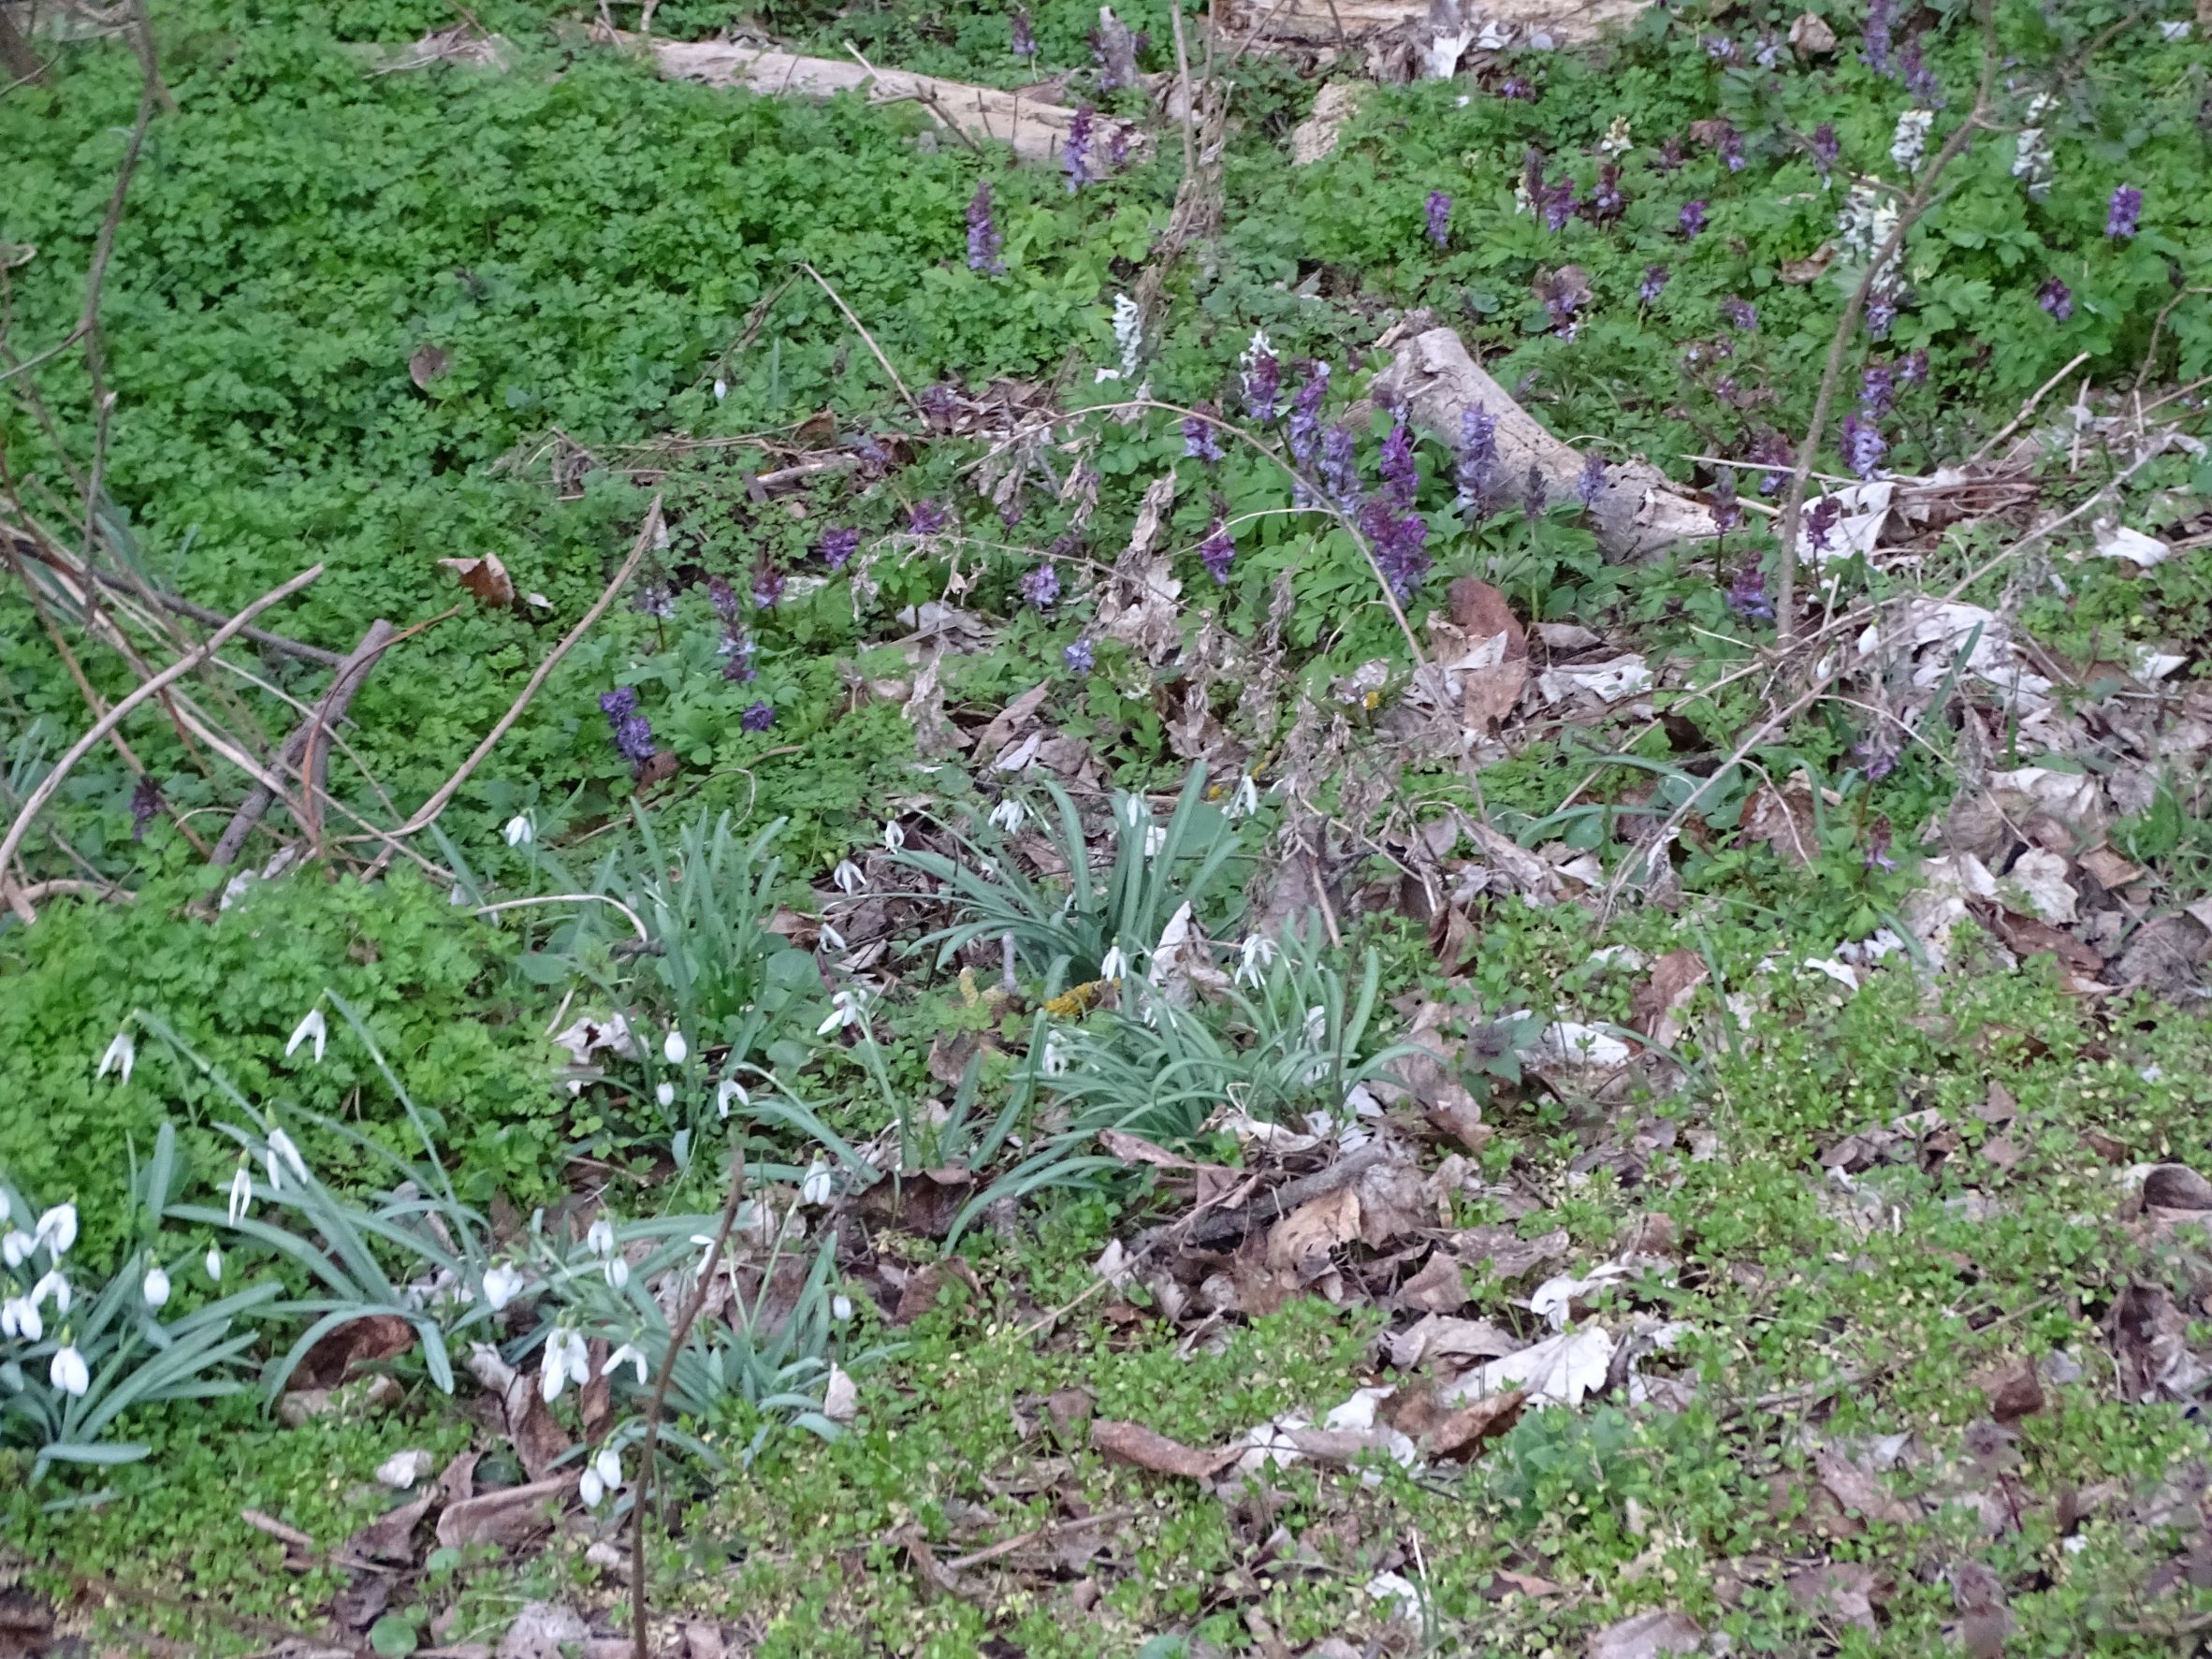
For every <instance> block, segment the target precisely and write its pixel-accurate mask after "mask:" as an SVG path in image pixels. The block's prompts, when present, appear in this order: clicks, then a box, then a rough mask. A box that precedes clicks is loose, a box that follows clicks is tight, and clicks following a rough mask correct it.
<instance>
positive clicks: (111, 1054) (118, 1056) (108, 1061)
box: [94, 1031, 138, 1083]
mask: <svg viewBox="0 0 2212 1659" xmlns="http://www.w3.org/2000/svg"><path fill="white" fill-rule="evenodd" d="M137 1062H138V1044H137V1043H136V1042H134V1041H131V1034H130V1033H129V1032H128V1031H118V1032H117V1033H116V1034H115V1035H114V1036H113V1037H111V1038H109V1040H108V1052H107V1053H106V1054H104V1055H101V1056H100V1069H99V1070H98V1071H96V1072H95V1073H94V1076H95V1079H96V1078H101V1077H105V1076H107V1075H108V1073H109V1072H110V1071H114V1072H117V1073H119V1074H120V1075H119V1077H118V1080H117V1081H119V1082H122V1083H128V1082H130V1080H131V1067H132V1066H133V1065H135V1064H137Z"/></svg>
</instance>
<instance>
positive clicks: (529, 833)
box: [504, 812, 538, 847]
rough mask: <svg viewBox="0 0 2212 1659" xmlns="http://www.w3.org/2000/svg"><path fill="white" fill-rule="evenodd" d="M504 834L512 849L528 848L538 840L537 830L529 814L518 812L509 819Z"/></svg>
mask: <svg viewBox="0 0 2212 1659" xmlns="http://www.w3.org/2000/svg"><path fill="white" fill-rule="evenodd" d="M504 833H505V835H506V837H507V845H508V846H510V847H527V846H529V845H530V844H531V842H532V841H534V840H536V839H537V838H538V835H537V830H536V828H535V826H533V825H532V824H531V822H530V815H529V814H528V813H527V812H517V813H516V814H515V816H514V817H512V818H510V819H508V820H507V827H506V830H505V832H504Z"/></svg>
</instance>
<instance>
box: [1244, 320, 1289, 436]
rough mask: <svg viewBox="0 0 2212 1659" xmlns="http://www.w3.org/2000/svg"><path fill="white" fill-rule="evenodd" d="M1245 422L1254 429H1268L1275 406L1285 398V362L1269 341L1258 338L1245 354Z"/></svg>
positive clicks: (1261, 336) (1272, 418) (1255, 336)
mask: <svg viewBox="0 0 2212 1659" xmlns="http://www.w3.org/2000/svg"><path fill="white" fill-rule="evenodd" d="M1282 395H1283V361H1282V359H1281V358H1280V357H1276V356H1275V354H1274V353H1273V351H1272V350H1271V349H1270V348H1269V346H1268V343H1267V337H1266V336H1265V335H1261V334H1255V335H1254V336H1253V337H1252V347H1251V349H1250V350H1249V351H1247V352H1246V353H1245V354H1244V418H1245V419H1246V420H1248V421H1250V422H1252V423H1253V424H1254V425H1255V426H1262V427H1264V426H1267V425H1270V424H1271V423H1273V420H1274V418H1275V404H1276V403H1277V401H1278V400H1280V399H1281V398H1282Z"/></svg>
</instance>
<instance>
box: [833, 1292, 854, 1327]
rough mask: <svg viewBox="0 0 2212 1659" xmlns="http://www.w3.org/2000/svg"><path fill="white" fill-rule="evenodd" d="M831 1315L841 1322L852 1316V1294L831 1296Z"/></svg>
mask: <svg viewBox="0 0 2212 1659" xmlns="http://www.w3.org/2000/svg"><path fill="white" fill-rule="evenodd" d="M830 1317H831V1318H833V1319H836V1320H837V1321H838V1322H839V1323H840V1324H841V1323H843V1322H844V1321H845V1320H847V1319H850V1318H851V1317H852V1298H851V1297H850V1296H833V1297H831V1298H830Z"/></svg>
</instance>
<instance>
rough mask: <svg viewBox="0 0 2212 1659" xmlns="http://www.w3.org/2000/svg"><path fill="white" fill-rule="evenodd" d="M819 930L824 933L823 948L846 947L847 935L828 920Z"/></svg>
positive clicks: (838, 948)
mask: <svg viewBox="0 0 2212 1659" xmlns="http://www.w3.org/2000/svg"><path fill="white" fill-rule="evenodd" d="M819 931H820V933H821V935H822V949H823V950H825V951H842V950H843V949H844V948H845V936H844V935H843V934H841V933H839V932H838V931H837V929H836V928H835V927H832V926H831V925H830V924H828V923H827V922H824V923H823V924H822V926H821V928H820V930H819Z"/></svg>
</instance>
